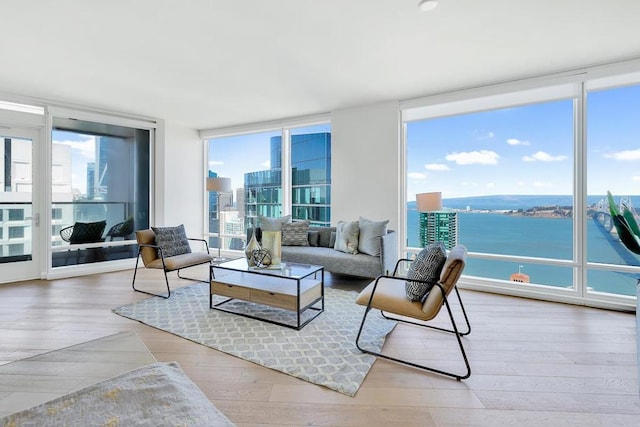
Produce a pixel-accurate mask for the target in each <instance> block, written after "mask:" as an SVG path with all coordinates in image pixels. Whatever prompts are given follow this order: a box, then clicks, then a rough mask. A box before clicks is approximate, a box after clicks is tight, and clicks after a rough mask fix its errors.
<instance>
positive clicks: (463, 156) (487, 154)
mask: <svg viewBox="0 0 640 427" xmlns="http://www.w3.org/2000/svg"><path fill="white" fill-rule="evenodd" d="M445 158H446V159H447V160H449V161H451V162H456V163H457V164H459V165H495V164H498V159H499V158H500V156H499V155H498V153H496V152H495V151H491V150H480V151H468V152H462V153H451V154H447V157H445Z"/></svg>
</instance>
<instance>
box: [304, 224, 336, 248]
mask: <svg viewBox="0 0 640 427" xmlns="http://www.w3.org/2000/svg"><path fill="white" fill-rule="evenodd" d="M331 230H335V228H332V227H309V231H317V232H318V246H319V247H322V248H333V245H330V244H329V243H330V240H331Z"/></svg>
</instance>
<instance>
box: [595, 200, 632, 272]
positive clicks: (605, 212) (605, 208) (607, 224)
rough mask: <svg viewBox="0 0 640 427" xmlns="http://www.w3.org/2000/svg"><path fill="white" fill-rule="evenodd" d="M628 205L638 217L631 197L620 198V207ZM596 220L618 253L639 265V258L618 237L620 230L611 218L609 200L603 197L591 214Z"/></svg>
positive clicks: (627, 262)
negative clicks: (618, 230) (617, 229)
mask: <svg viewBox="0 0 640 427" xmlns="http://www.w3.org/2000/svg"><path fill="white" fill-rule="evenodd" d="M624 207H626V208H627V209H629V210H630V211H631V212H632V213H633V215H634V216H635V217H636V219H637V218H638V215H637V213H636V212H635V209H634V208H633V205H632V204H631V200H630V199H629V198H624V197H623V198H620V205H619V209H620V211H622V209H623V208H624ZM591 216H592V218H593V220H594V222H595V223H596V225H597V226H598V227H597V228H598V229H599V230H600V231H601V232H602V234H603V235H604V237H605V238H606V239H607V241H608V242H609V244H611V247H612V248H613V249H614V250H615V251H616V253H617V254H618V255H619V256H620V258H622V259H623V260H624V262H625V263H626V264H627V265H638V258H637V257H636V256H635V255H634V254H633V253H632V252H631V251H630V250H629V249H627V248H626V247H625V246H624V244H623V243H622V241H620V238H619V237H618V232H617V231H616V229H615V227H614V226H613V220H612V219H611V213H610V212H609V203H608V201H607V200H605V199H602V200H600V201H599V202H598V205H597V208H596V210H595V211H594V212H593V214H592V215H591Z"/></svg>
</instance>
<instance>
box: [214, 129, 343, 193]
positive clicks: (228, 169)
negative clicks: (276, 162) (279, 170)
mask: <svg viewBox="0 0 640 427" xmlns="http://www.w3.org/2000/svg"><path fill="white" fill-rule="evenodd" d="M317 132H331V125H330V124H323V125H316V126H308V127H303V128H294V129H292V130H291V134H292V135H296V134H304V133H317ZM280 135H282V132H281V131H280V130H276V131H271V132H263V133H258V134H255V133H254V134H247V135H238V136H232V137H227V138H214V139H211V140H210V142H209V170H211V171H214V172H216V173H217V174H218V175H219V176H222V177H226V178H231V185H232V187H233V188H234V190H235V189H237V188H241V187H243V186H244V174H245V173H247V172H256V171H261V170H267V169H269V168H270V167H271V163H270V158H271V147H270V139H271V137H273V136H280Z"/></svg>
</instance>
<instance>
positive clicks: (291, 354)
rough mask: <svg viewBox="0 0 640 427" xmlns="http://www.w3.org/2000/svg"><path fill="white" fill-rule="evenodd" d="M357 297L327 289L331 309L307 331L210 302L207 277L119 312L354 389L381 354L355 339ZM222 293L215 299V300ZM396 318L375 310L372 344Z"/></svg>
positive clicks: (285, 316)
mask: <svg viewBox="0 0 640 427" xmlns="http://www.w3.org/2000/svg"><path fill="white" fill-rule="evenodd" d="M356 296H357V293H356V292H349V291H343V290H339V289H333V288H326V289H325V311H324V313H322V314H321V315H320V316H318V317H317V318H316V319H314V320H312V321H311V322H310V323H309V324H308V325H306V326H305V327H304V328H303V329H302V330H300V331H296V330H294V329H290V328H286V327H282V326H277V325H273V324H270V323H267V322H262V321H259V320H254V319H249V318H246V317H242V316H238V315H234V314H229V313H224V312H220V311H218V310H212V309H210V308H209V286H208V285H207V284H206V283H198V284H195V285H191V286H187V287H184V288H180V289H177V290H176V291H175V292H172V294H171V298H170V299H163V298H158V297H151V298H147V299H145V300H141V301H138V302H136V303H133V304H129V305H125V306H122V307H119V308H116V309H114V310H113V312H114V313H116V314H119V315H120V316H124V317H128V318H130V319H134V320H137V321H139V322H142V323H145V324H147V325H149V326H153V327H155V328H158V329H162V330H164V331H167V332H170V333H172V334H175V335H178V336H181V337H183V338H187V339H189V340H191V341H194V342H197V343H199V344H202V345H206V346H208V347H211V348H214V349H216V350H220V351H223V352H225V353H228V354H231V355H234V356H237V357H240V358H242V359H245V360H248V361H251V362H254V363H257V364H259V365H262V366H265V367H267V368H271V369H274V370H277V371H280V372H284V373H286V374H289V375H292V376H294V377H297V378H300V379H303V380H305V381H308V382H311V383H314V384H319V385H322V386H325V387H328V388H330V389H332V390H336V391H339V392H340V393H344V394H346V395H348V396H354V395H355V394H356V392H357V391H358V388H360V385H361V384H362V381H363V380H364V378H365V376H366V375H367V373H368V372H369V369H370V368H371V365H373V362H374V361H375V357H374V356H371V355H368V354H363V353H361V352H360V351H359V350H358V349H357V348H356V346H355V337H356V335H357V333H358V328H359V327H360V322H361V320H362V315H363V313H364V307H362V306H360V305H357V304H356V303H355V297H356ZM216 298H217V297H216ZM220 300H221V299H220ZM220 300H216V299H214V302H216V301H220ZM226 306H227V307H228V308H233V309H234V310H245V311H246V312H251V313H258V314H259V315H260V316H264V317H269V318H272V319H274V320H278V321H285V322H287V323H294V322H295V318H294V316H295V314H292V313H291V312H288V311H286V310H279V309H274V308H270V307H267V306H263V305H259V304H253V303H248V302H242V301H233V302H232V303H229V304H227V305H226ZM307 312H309V310H307ZM395 323H396V322H392V321H389V320H386V319H384V318H383V317H382V316H380V314H379V312H377V313H371V314H370V315H369V318H368V319H367V328H366V329H365V331H364V334H363V341H364V342H365V343H366V345H367V347H368V348H375V349H381V348H382V345H383V344H384V339H385V337H386V335H387V334H388V333H389V332H391V330H392V329H393V327H394V326H395Z"/></svg>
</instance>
